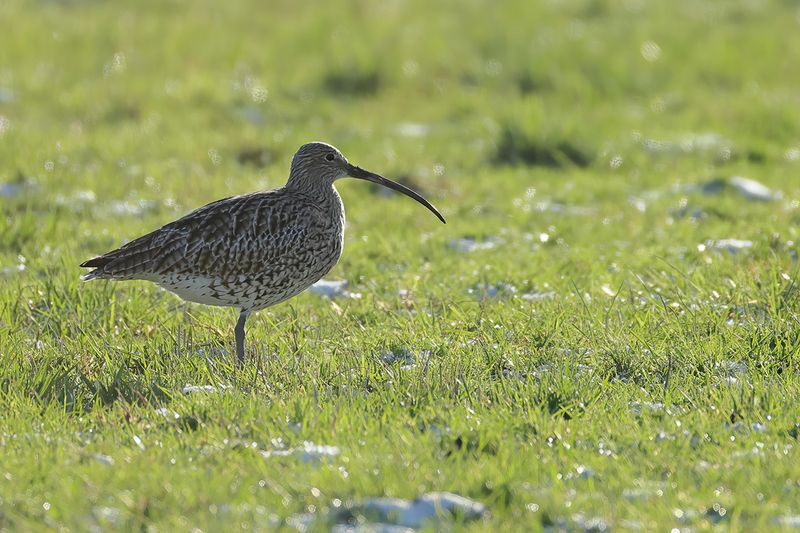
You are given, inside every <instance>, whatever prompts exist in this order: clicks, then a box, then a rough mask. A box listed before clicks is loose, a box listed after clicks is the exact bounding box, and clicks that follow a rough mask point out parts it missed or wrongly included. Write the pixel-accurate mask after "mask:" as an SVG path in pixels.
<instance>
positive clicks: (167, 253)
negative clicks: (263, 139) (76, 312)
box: [81, 191, 320, 280]
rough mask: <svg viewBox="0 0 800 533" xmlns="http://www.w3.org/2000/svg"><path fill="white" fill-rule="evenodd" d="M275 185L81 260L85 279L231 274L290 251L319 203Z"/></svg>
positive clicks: (315, 219) (214, 205)
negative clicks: (285, 192) (280, 190)
mask: <svg viewBox="0 0 800 533" xmlns="http://www.w3.org/2000/svg"><path fill="white" fill-rule="evenodd" d="M277 192H278V191H270V192H266V193H253V194H248V195H242V196H233V197H230V198H225V199H223V200H218V201H216V202H213V203H211V204H208V205H206V206H204V207H201V208H199V209H196V210H195V211H192V212H191V213H189V214H187V215H186V216H184V217H182V218H180V219H178V220H176V221H175V222H171V223H169V224H167V225H165V226H163V227H162V228H160V229H157V230H155V231H153V232H151V233H148V234H147V235H143V236H142V237H139V238H138V239H134V240H133V241H131V242H129V243H127V244H125V245H124V246H122V247H121V248H118V249H116V250H112V251H110V252H108V253H106V254H103V255H101V256H99V257H96V258H94V259H90V260H88V261H86V262H84V263H82V264H81V266H83V267H95V270H93V271H92V272H90V273H89V274H87V275H86V276H84V279H86V280H88V279H93V278H114V279H153V280H155V279H158V278H159V277H161V276H164V275H167V274H170V273H181V274H188V275H195V276H209V277H224V278H227V277H230V276H235V275H239V274H247V273H250V272H255V271H257V269H259V268H260V269H262V270H263V268H264V267H265V265H268V264H270V263H274V262H276V261H280V260H281V259H282V258H283V257H285V256H286V255H291V252H292V250H293V249H295V247H296V245H297V243H298V242H300V241H302V240H303V239H305V238H306V236H307V234H308V232H309V228H310V227H311V226H312V225H314V224H316V223H317V222H318V220H319V216H320V210H319V207H317V206H316V205H314V204H313V203H312V202H310V201H307V200H305V199H303V198H291V199H290V198H283V197H282V196H281V195H280V194H276V193H277Z"/></svg>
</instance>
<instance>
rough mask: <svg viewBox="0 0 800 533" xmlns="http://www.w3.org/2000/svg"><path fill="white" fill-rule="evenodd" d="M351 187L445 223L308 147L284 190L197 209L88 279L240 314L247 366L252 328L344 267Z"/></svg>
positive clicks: (106, 259)
mask: <svg viewBox="0 0 800 533" xmlns="http://www.w3.org/2000/svg"><path fill="white" fill-rule="evenodd" d="M346 177H351V178H358V179H361V180H366V181H370V182H373V183H376V184H378V185H381V186H383V187H387V188H389V189H394V190H395V191H398V192H401V193H403V194H405V195H406V196H409V197H411V198H413V199H414V200H416V201H417V202H419V203H420V204H422V205H424V206H425V207H426V208H428V209H429V210H430V211H431V212H432V213H433V214H434V215H436V217H437V218H438V219H439V220H441V221H442V223H445V224H446V221H445V218H444V217H443V216H442V214H441V213H440V212H439V211H438V210H437V209H436V208H435V207H434V206H433V205H432V204H431V203H430V202H428V201H427V200H426V199H425V198H423V197H422V196H421V195H419V194H418V193H417V192H415V191H414V190H412V189H409V188H408V187H406V186H404V185H402V184H400V183H397V182H395V181H392V180H390V179H388V178H385V177H383V176H381V175H379V174H375V173H373V172H370V171H368V170H364V169H363V168H360V167H357V166H355V165H353V164H351V163H350V162H349V161H348V160H347V159H346V158H345V156H344V155H342V152H341V151H340V150H339V149H337V148H336V147H334V146H332V145H330V144H327V143H324V142H309V143H306V144H303V145H302V146H301V147H300V148H299V149H298V150H297V152H296V153H295V154H294V156H293V157H292V161H291V166H290V170H289V179H288V180H287V182H286V185H284V186H283V187H280V188H277V189H273V190H268V191H259V192H252V193H249V194H242V195H238V196H231V197H228V198H223V199H221V200H217V201H215V202H212V203H210V204H208V205H205V206H203V207H200V208H198V209H195V210H194V211H191V212H189V213H188V214H186V215H185V216H183V217H181V218H179V219H178V220H175V221H174V222H170V223H169V224H166V225H165V226H163V227H161V228H159V229H157V230H155V231H153V232H151V233H148V234H146V235H143V236H141V237H139V238H137V239H134V240H132V241H130V242H128V243H127V244H125V245H123V246H122V247H120V248H117V249H115V250H111V251H110V252H106V253H104V254H103V255H100V256H97V257H94V258H92V259H89V260H88V261H84V262H83V263H81V264H80V266H81V267H84V268H92V269H93V270H91V271H90V272H88V273H86V274H84V275H83V276H82V277H81V279H82V280H84V281H90V280H93V279H108V280H115V281H117V280H119V281H121V280H145V281H151V282H154V283H156V284H158V285H159V286H161V287H163V288H164V289H166V290H168V291H170V292H173V293H174V294H176V295H178V296H179V297H181V298H182V299H183V300H186V301H190V302H196V303H200V304H206V305H211V306H223V307H233V308H236V309H238V311H239V318H238V320H237V322H236V326H235V328H234V337H235V343H236V357H237V364H239V365H242V364H244V362H245V349H244V346H245V323H246V322H247V319H248V317H249V316H250V315H251V314H252V313H254V312H256V311H259V310H261V309H264V308H267V307H271V306H273V305H276V304H278V303H281V302H283V301H285V300H288V299H289V298H292V297H294V296H296V295H298V294H300V293H301V292H303V291H304V290H305V289H307V288H308V287H310V286H311V285H313V284H314V283H316V282H317V281H319V280H320V279H321V278H322V277H323V276H324V275H325V274H327V273H328V272H330V270H331V269H332V268H333V267H334V265H336V263H337V262H338V261H339V258H340V257H341V255H342V248H343V245H344V227H345V212H344V205H343V204H342V199H341V197H340V196H339V193H338V192H337V191H336V188H335V187H334V182H335V181H336V180H339V179H342V178H346Z"/></svg>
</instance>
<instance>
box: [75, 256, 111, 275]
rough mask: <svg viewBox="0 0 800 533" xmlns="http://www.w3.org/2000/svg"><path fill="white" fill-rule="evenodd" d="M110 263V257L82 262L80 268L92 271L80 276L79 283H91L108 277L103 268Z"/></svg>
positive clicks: (100, 257)
mask: <svg viewBox="0 0 800 533" xmlns="http://www.w3.org/2000/svg"><path fill="white" fill-rule="evenodd" d="M111 261H112V259H111V258H110V257H104V256H99V257H95V258H94V259H89V260H88V261H84V262H83V263H81V266H82V267H84V268H94V270H92V271H91V272H89V273H87V274H84V275H83V276H81V281H91V280H93V279H97V278H104V277H108V275H107V274H106V273H105V271H104V270H103V267H105V266H106V265H107V264H109V263H110V262H111Z"/></svg>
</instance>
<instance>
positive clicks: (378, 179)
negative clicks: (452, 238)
mask: <svg viewBox="0 0 800 533" xmlns="http://www.w3.org/2000/svg"><path fill="white" fill-rule="evenodd" d="M347 174H348V176H350V177H352V178H358V179H362V180H367V181H371V182H372V183H377V184H378V185H383V186H384V187H386V188H389V189H393V190H395V191H397V192H401V193H403V194H405V195H406V196H409V197H411V198H413V199H414V200H416V201H418V202H419V203H421V204H422V205H424V206H425V207H427V208H428V209H430V210H431V212H432V213H433V214H434V215H436V216H437V217H438V218H439V220H441V221H442V223H443V224H447V221H445V219H444V217H443V216H442V214H441V213H440V212H439V211H438V210H437V209H436V208H435V207H433V206H432V205H431V203H430V202H428V200H426V199H425V198H423V197H422V196H420V195H419V194H417V193H416V192H415V191H413V190H412V189H409V188H408V187H406V186H405V185H401V184H399V183H397V182H396V181H392V180H390V179H386V178H384V177H383V176H379V175H378V174H375V173H374V172H370V171H369V170H364V169H363V168H360V167H357V166H355V165H351V164H349V163H348V164H347Z"/></svg>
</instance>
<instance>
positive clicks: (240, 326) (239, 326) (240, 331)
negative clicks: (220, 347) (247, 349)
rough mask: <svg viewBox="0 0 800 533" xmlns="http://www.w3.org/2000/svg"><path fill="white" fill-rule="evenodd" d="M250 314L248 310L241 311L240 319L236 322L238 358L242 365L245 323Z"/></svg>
mask: <svg viewBox="0 0 800 533" xmlns="http://www.w3.org/2000/svg"><path fill="white" fill-rule="evenodd" d="M249 315H250V313H249V312H247V311H242V312H241V313H239V321H238V322H236V328H234V330H233V331H234V333H236V359H237V360H238V363H239V364H240V365H243V364H244V323H245V322H247V317H248V316H249Z"/></svg>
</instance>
